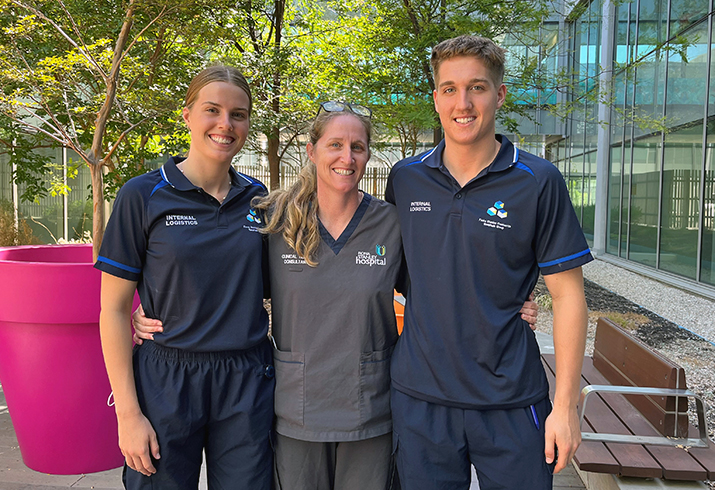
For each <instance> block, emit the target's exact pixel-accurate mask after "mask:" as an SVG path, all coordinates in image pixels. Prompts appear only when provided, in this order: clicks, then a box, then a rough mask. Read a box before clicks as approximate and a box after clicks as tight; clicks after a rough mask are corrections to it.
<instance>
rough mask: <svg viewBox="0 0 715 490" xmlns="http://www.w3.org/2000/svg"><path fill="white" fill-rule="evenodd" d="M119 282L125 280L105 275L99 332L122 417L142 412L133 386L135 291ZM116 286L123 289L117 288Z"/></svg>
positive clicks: (115, 402) (117, 406)
mask: <svg viewBox="0 0 715 490" xmlns="http://www.w3.org/2000/svg"><path fill="white" fill-rule="evenodd" d="M117 281H124V280H123V279H118V278H111V277H110V278H105V277H104V276H103V279H102V311H101V313H100V317H99V331H100V336H101V340H102V352H103V354H104V363H105V366H106V368H107V374H108V376H109V383H110V385H111V387H112V391H113V393H114V405H115V409H116V412H117V417H119V418H121V417H122V416H125V415H136V414H139V413H141V410H140V409H139V402H138V401H137V393H136V385H135V383H134V369H133V367H132V337H131V330H130V328H129V318H130V315H131V307H132V298H133V294H134V293H133V291H134V290H133V289H132V287H131V286H130V285H129V284H121V283H119V284H117ZM124 282H126V283H129V281H124ZM130 284H131V283H130ZM117 285H119V286H120V287H119V288H117V287H116V286H117ZM130 290H131V294H130V293H129V291H130Z"/></svg>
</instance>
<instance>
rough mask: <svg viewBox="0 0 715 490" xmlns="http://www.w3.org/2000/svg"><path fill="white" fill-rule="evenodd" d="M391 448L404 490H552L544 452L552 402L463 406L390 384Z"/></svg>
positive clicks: (551, 477) (551, 472) (551, 467)
mask: <svg viewBox="0 0 715 490" xmlns="http://www.w3.org/2000/svg"><path fill="white" fill-rule="evenodd" d="M391 403H392V424H393V432H392V435H393V452H394V455H395V459H396V462H397V472H398V474H399V475H400V483H401V484H402V489H403V490H458V489H465V490H466V489H468V488H469V486H470V482H471V467H470V466H471V465H474V467H475V469H476V470H477V476H478V478H479V488H480V490H497V489H499V490H514V489H517V488H529V489H530V490H551V488H552V482H553V469H554V466H555V464H553V463H552V464H550V465H548V464H546V459H545V457H544V421H545V420H546V417H547V416H548V415H549V413H550V412H551V402H550V401H549V399H548V398H544V399H543V400H542V401H540V402H539V403H537V404H535V405H533V406H529V407H525V408H514V409H508V410H467V409H462V408H456V407H449V406H445V405H438V404H435V403H430V402H426V401H424V400H419V399H417V398H413V397H411V396H409V395H406V394H404V393H402V392H399V391H397V390H395V389H394V388H393V389H392V393H391Z"/></svg>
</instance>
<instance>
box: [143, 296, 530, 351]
mask: <svg viewBox="0 0 715 490" xmlns="http://www.w3.org/2000/svg"><path fill="white" fill-rule="evenodd" d="M533 304H536V303H533ZM534 318H536V316H535V315H534ZM527 321H528V320H527ZM132 326H133V327H134V343H135V344H138V345H141V344H143V343H144V341H145V340H154V334H155V333H161V332H163V331H164V327H163V326H162V323H161V320H155V319H153V318H147V317H146V315H144V308H142V305H139V308H137V309H136V310H135V311H134V314H133V315H132Z"/></svg>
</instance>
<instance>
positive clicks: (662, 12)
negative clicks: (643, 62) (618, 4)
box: [632, 0, 668, 58]
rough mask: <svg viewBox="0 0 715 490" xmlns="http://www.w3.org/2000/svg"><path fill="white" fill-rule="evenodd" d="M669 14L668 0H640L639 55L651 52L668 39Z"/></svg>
mask: <svg viewBox="0 0 715 490" xmlns="http://www.w3.org/2000/svg"><path fill="white" fill-rule="evenodd" d="M632 4H633V5H635V2H633V3H632ZM667 16H668V0H640V12H639V14H638V53H637V54H636V56H637V57H639V58H640V57H641V56H643V55H645V54H648V53H650V52H651V51H653V50H654V49H655V48H656V47H657V46H659V45H661V44H662V43H664V42H665V41H666V35H667V30H668V23H667V20H668V19H667Z"/></svg>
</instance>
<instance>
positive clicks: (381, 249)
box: [375, 245, 386, 257]
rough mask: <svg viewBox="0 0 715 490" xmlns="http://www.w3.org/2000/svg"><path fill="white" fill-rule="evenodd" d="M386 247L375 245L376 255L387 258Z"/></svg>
mask: <svg viewBox="0 0 715 490" xmlns="http://www.w3.org/2000/svg"><path fill="white" fill-rule="evenodd" d="M385 252H386V250H385V246H384V245H375V253H376V254H377V255H378V256H380V257H384V256H385Z"/></svg>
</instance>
